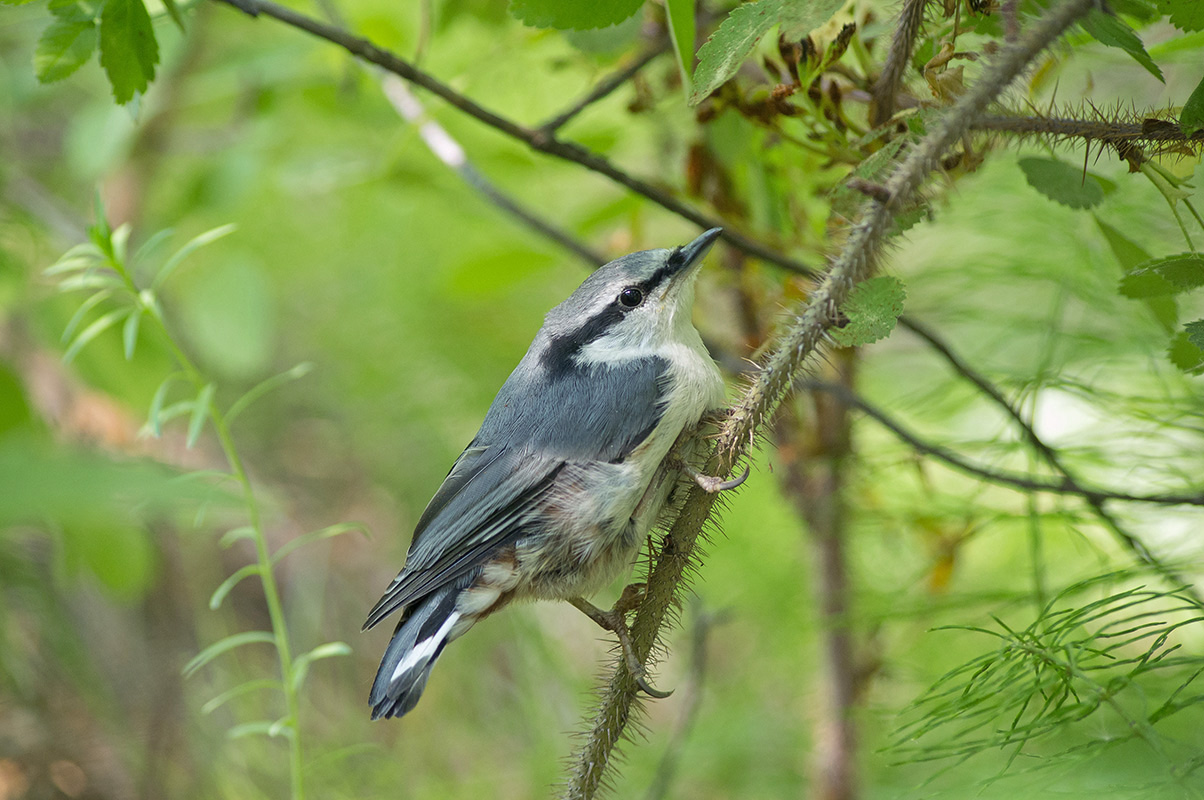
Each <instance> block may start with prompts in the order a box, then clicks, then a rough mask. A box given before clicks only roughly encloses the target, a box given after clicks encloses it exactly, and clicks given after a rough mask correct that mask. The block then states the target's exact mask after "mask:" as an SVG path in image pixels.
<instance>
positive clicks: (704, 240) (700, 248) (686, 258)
mask: <svg viewBox="0 0 1204 800" xmlns="http://www.w3.org/2000/svg"><path fill="white" fill-rule="evenodd" d="M721 233H723V228H711V229H710V230H709V231H707V232H706V233H704V234H702V235H701V236H699V237H698V238H697V239H695V240H694V241H692V242H690V243H689V244H685V245H682V246H681V247H680V248H678V249H679V251H680V252H681V255H682V272H686V271H688V270H689V268H690V267H692V266H694V265H695V264H697V263H698V262H700V261H702V257H703V256H705V255H706V254H707V251H708V250H710V249H711V245H713V244H714V243H715V240H716V239H718V238H719V234H721Z"/></svg>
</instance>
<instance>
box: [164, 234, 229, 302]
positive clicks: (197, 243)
mask: <svg viewBox="0 0 1204 800" xmlns="http://www.w3.org/2000/svg"><path fill="white" fill-rule="evenodd" d="M236 230H238V226H237V225H232V224H231V225H220V226H218V227H216V228H213V229H212V230H208V231H205V232H204V233H202V234H200V235H198V236H195V237H193V238H192V239H191V240H190V241H189V242H188V244H186V245H184V246H183V247H181V248H180V249H179V250H177V251H176V252H175V254H174V255H173V256H172V257H171V258H169V259H168V260H167V263H166V264H164V265H163V269H161V270H159V273H158V274H157V275H155V279H154V280H153V281H151V291H157V290H158V289H159V287H160V286H162V285H163V282H164V281H166V280H167V279H168V277H170V276H171V274H172V273H173V272H175V271H176V269H177V268H178V267H179V266H180V263H181V262H182V261H183V260H184V259H186V258H188V256H190V255H192V254H193V253H194V252H196V251H197V250H199V249H201V248H202V247H204V246H205V245H207V244H210V243H212V242H216V241H217V240H218V239H220V238H222V237H223V236H229V235H230V234H232V233H234V231H236Z"/></svg>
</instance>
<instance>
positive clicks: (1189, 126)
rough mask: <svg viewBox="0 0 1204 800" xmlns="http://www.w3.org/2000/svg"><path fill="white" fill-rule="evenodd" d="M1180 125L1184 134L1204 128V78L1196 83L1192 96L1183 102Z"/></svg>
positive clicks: (1189, 134)
mask: <svg viewBox="0 0 1204 800" xmlns="http://www.w3.org/2000/svg"><path fill="white" fill-rule="evenodd" d="M1179 127H1180V128H1182V129H1183V135H1184V136H1191V135H1192V134H1194V133H1195V132H1196V131H1198V130H1200V129H1202V128H1204V79H1201V80H1200V82H1199V83H1198V84H1196V88H1195V89H1194V90H1193V91H1192V93H1191V97H1189V98H1187V102H1186V103H1184V104H1183V111H1181V112H1180V113H1179Z"/></svg>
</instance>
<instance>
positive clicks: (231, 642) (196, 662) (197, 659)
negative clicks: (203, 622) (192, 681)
mask: <svg viewBox="0 0 1204 800" xmlns="http://www.w3.org/2000/svg"><path fill="white" fill-rule="evenodd" d="M248 644H272V645H274V644H276V637H275V636H273V635H272V634H271V633H269V632H268V631H245V632H243V633H236V634H233V635H232V636H227V637H226V638H225V639H219V640H218V641H216V642H214V643H213V644H211V645H209V646H208V647H206V648H205V649H204V650H202V651H201V652H199V653H197V654H196V655H195V656H193V657H192V659H191V660H190V661H189V662H188V663H187V664H185V665H184V677H191V676H192V675H194V674H196V672H197V670H199V669H200V668H201V667H203V666H205V665H206V664H208V663H209V662H210V661H212V660H213V659H215V658H217V657H218V656H220V655H223V654H224V653H228V652H230V651H231V650H234V649H236V648H239V647H242V646H244V645H248Z"/></svg>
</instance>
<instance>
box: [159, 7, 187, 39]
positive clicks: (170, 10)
mask: <svg viewBox="0 0 1204 800" xmlns="http://www.w3.org/2000/svg"><path fill="white" fill-rule="evenodd" d="M163 7H164V8H166V9H167V15H168V16H169V17H171V21H172V22H174V23H175V24H176V27H177V28H179V29H180V33H188V31H187V30H186V29H185V28H184V15H183V14H181V13H180V7H179V6H178V5H176V0H163Z"/></svg>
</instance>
